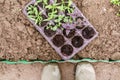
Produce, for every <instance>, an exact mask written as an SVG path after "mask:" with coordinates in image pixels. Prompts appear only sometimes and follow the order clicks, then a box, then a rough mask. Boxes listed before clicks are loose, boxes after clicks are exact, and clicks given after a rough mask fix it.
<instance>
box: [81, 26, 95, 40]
mask: <svg viewBox="0 0 120 80" xmlns="http://www.w3.org/2000/svg"><path fill="white" fill-rule="evenodd" d="M82 35H83V37H84V38H86V39H91V38H92V37H93V36H94V35H95V30H94V29H93V28H92V27H86V28H85V29H83V31H82Z"/></svg>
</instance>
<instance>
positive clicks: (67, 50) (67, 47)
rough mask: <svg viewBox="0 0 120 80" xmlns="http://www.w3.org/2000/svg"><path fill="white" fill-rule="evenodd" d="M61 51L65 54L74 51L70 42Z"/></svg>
mask: <svg viewBox="0 0 120 80" xmlns="http://www.w3.org/2000/svg"><path fill="white" fill-rule="evenodd" d="M61 53H62V55H64V56H70V55H71V54H72V53H73V47H72V46H71V45H69V44H66V45H64V46H63V47H62V48H61Z"/></svg>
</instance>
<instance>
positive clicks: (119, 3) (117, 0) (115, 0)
mask: <svg viewBox="0 0 120 80" xmlns="http://www.w3.org/2000/svg"><path fill="white" fill-rule="evenodd" d="M110 2H111V3H112V4H114V5H117V6H120V0H110Z"/></svg>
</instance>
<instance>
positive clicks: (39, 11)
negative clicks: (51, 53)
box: [23, 0, 98, 60]
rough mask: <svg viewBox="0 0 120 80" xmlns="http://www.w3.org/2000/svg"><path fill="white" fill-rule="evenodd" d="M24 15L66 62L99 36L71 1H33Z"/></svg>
mask: <svg viewBox="0 0 120 80" xmlns="http://www.w3.org/2000/svg"><path fill="white" fill-rule="evenodd" d="M23 12H24V14H25V15H26V16H27V18H28V19H29V21H30V22H31V23H32V24H33V25H34V26H35V28H36V29H37V30H38V31H39V32H40V33H41V34H42V36H43V37H44V38H45V39H46V40H47V41H48V42H49V43H50V45H51V46H52V47H53V48H54V49H55V50H56V52H57V53H58V54H59V55H60V56H61V57H62V58H63V59H64V60H67V59H70V58H72V57H73V56H74V55H75V54H76V53H78V52H79V51H80V50H82V49H83V48H84V47H85V46H86V45H88V43H90V42H91V40H93V39H94V38H95V37H97V35H98V32H97V31H96V30H95V28H94V27H93V26H92V25H91V24H90V23H89V21H88V20H87V19H86V18H85V17H84V15H83V14H82V13H81V11H80V10H79V9H78V8H77V7H76V5H75V4H74V3H73V2H72V1H71V0H32V1H31V2H30V3H28V4H27V5H26V7H25V8H24V11H23Z"/></svg>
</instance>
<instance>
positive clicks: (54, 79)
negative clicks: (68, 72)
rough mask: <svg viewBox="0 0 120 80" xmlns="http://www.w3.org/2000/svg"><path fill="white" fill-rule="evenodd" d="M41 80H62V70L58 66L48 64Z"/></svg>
mask: <svg viewBox="0 0 120 80" xmlns="http://www.w3.org/2000/svg"><path fill="white" fill-rule="evenodd" d="M41 80H61V74H60V70H59V67H58V65H57V64H48V65H46V66H45V67H44V68H43V72H42V76H41Z"/></svg>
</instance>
